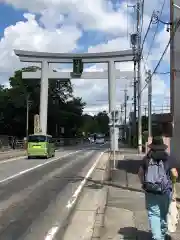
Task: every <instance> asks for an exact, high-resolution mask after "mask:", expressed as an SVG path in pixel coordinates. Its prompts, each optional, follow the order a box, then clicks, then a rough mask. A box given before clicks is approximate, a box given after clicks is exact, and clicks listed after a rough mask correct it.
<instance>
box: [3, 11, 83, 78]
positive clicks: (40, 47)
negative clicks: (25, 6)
mask: <svg viewBox="0 0 180 240" xmlns="http://www.w3.org/2000/svg"><path fill="white" fill-rule="evenodd" d="M24 17H25V19H26V20H27V21H25V22H22V21H21V22H17V23H16V25H13V26H9V27H7V28H6V29H5V31H4V37H3V38H2V39H1V40H0V51H1V55H0V72H10V73H12V71H14V70H15V69H17V68H20V67H21V66H22V64H21V63H20V61H19V59H18V58H17V57H16V56H15V54H14V49H22V50H34V51H48V52H57V51H59V52H71V51H72V50H74V49H76V47H77V40H78V39H79V38H80V37H81V35H82V33H81V31H80V30H79V29H78V28H77V27H76V26H62V27H61V28H59V29H55V30H52V31H50V30H49V31H48V30H47V29H44V28H41V27H40V26H39V24H38V22H37V21H36V20H35V16H34V15H33V14H24Z"/></svg>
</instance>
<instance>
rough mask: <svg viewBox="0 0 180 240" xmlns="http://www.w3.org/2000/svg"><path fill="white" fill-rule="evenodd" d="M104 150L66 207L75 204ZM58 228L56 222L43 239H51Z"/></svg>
mask: <svg viewBox="0 0 180 240" xmlns="http://www.w3.org/2000/svg"><path fill="white" fill-rule="evenodd" d="M105 152H106V150H105V151H103V152H101V153H100V155H99V157H98V158H97V159H96V161H95V163H94V164H93V166H92V167H91V168H90V169H89V171H88V172H87V174H86V176H85V177H84V179H83V180H82V181H81V183H80V185H79V186H78V188H77V189H76V191H75V192H74V194H73V195H72V197H71V199H70V200H69V201H68V203H67V205H66V209H68V210H70V209H71V208H72V207H73V205H74V204H75V202H76V201H77V198H78V196H79V194H80V193H81V191H82V189H83V187H84V185H85V184H86V182H87V180H88V178H89V177H90V176H91V174H92V172H93V171H94V169H95V167H96V166H97V164H98V162H99V160H100V159H101V157H102V155H103V154H104V153H105ZM59 228H60V224H58V223H56V224H55V225H54V226H53V227H52V228H51V229H50V230H49V231H48V233H47V235H46V236H45V238H44V240H53V239H54V238H55V236H56V234H57V232H58V230H59Z"/></svg>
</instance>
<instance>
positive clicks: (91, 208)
mask: <svg viewBox="0 0 180 240" xmlns="http://www.w3.org/2000/svg"><path fill="white" fill-rule="evenodd" d="M107 162H108V153H105V154H104V155H103V156H102V157H101V159H100V161H99V163H98V164H97V166H96V168H95V170H94V172H93V174H92V176H91V177H90V178H89V180H88V181H87V183H86V185H85V186H84V189H83V191H82V193H81V196H80V198H79V200H78V202H77V204H76V206H75V209H74V212H73V214H72V216H71V219H70V221H69V224H68V227H67V229H66V231H65V233H64V236H63V237H62V238H61V239H63V240H79V239H82V238H83V239H86V240H90V239H93V238H94V237H95V236H97V235H98V234H99V232H98V231H99V226H100V225H101V222H102V217H103V216H104V214H103V213H104V207H103V206H105V203H106V198H107V187H106V186H103V182H104V180H105V179H106V177H107V172H106V170H107Z"/></svg>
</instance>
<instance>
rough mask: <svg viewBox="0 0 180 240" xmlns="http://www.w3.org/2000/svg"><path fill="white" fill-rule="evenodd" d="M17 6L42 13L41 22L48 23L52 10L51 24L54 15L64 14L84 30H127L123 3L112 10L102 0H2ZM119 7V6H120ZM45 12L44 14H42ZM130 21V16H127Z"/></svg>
mask: <svg viewBox="0 0 180 240" xmlns="http://www.w3.org/2000/svg"><path fill="white" fill-rule="evenodd" d="M3 2H5V3H8V4H11V5H13V6H15V7H17V8H21V9H27V10H29V11H30V12H35V13H40V14H43V22H45V23H48V20H49V16H52V12H55V13H56V14H55V15H54V16H53V17H52V18H53V19H52V23H51V26H52V24H53V23H54V25H56V24H57V20H56V19H55V16H56V17H57V19H58V18H59V17H58V13H59V15H61V14H66V15H68V16H67V21H70V22H71V23H72V22H73V23H79V24H81V25H82V27H83V28H85V29H86V30H99V31H105V32H109V33H113V34H115V35H119V34H124V33H125V32H127V14H126V13H127V10H126V6H125V4H122V5H119V6H118V10H117V11H116V12H115V11H113V7H112V4H111V2H110V1H104V0H90V1H84V0H61V1H59V0H32V1H24V0H3ZM120 7H121V8H120ZM44 13H45V14H44ZM129 21H130V18H129Z"/></svg>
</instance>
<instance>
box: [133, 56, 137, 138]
mask: <svg viewBox="0 0 180 240" xmlns="http://www.w3.org/2000/svg"><path fill="white" fill-rule="evenodd" d="M136 93H137V79H136V59H135V60H134V94H133V95H134V96H133V100H134V117H133V133H134V136H136V133H137V131H136V105H137V101H136V100H137V94H136Z"/></svg>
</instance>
